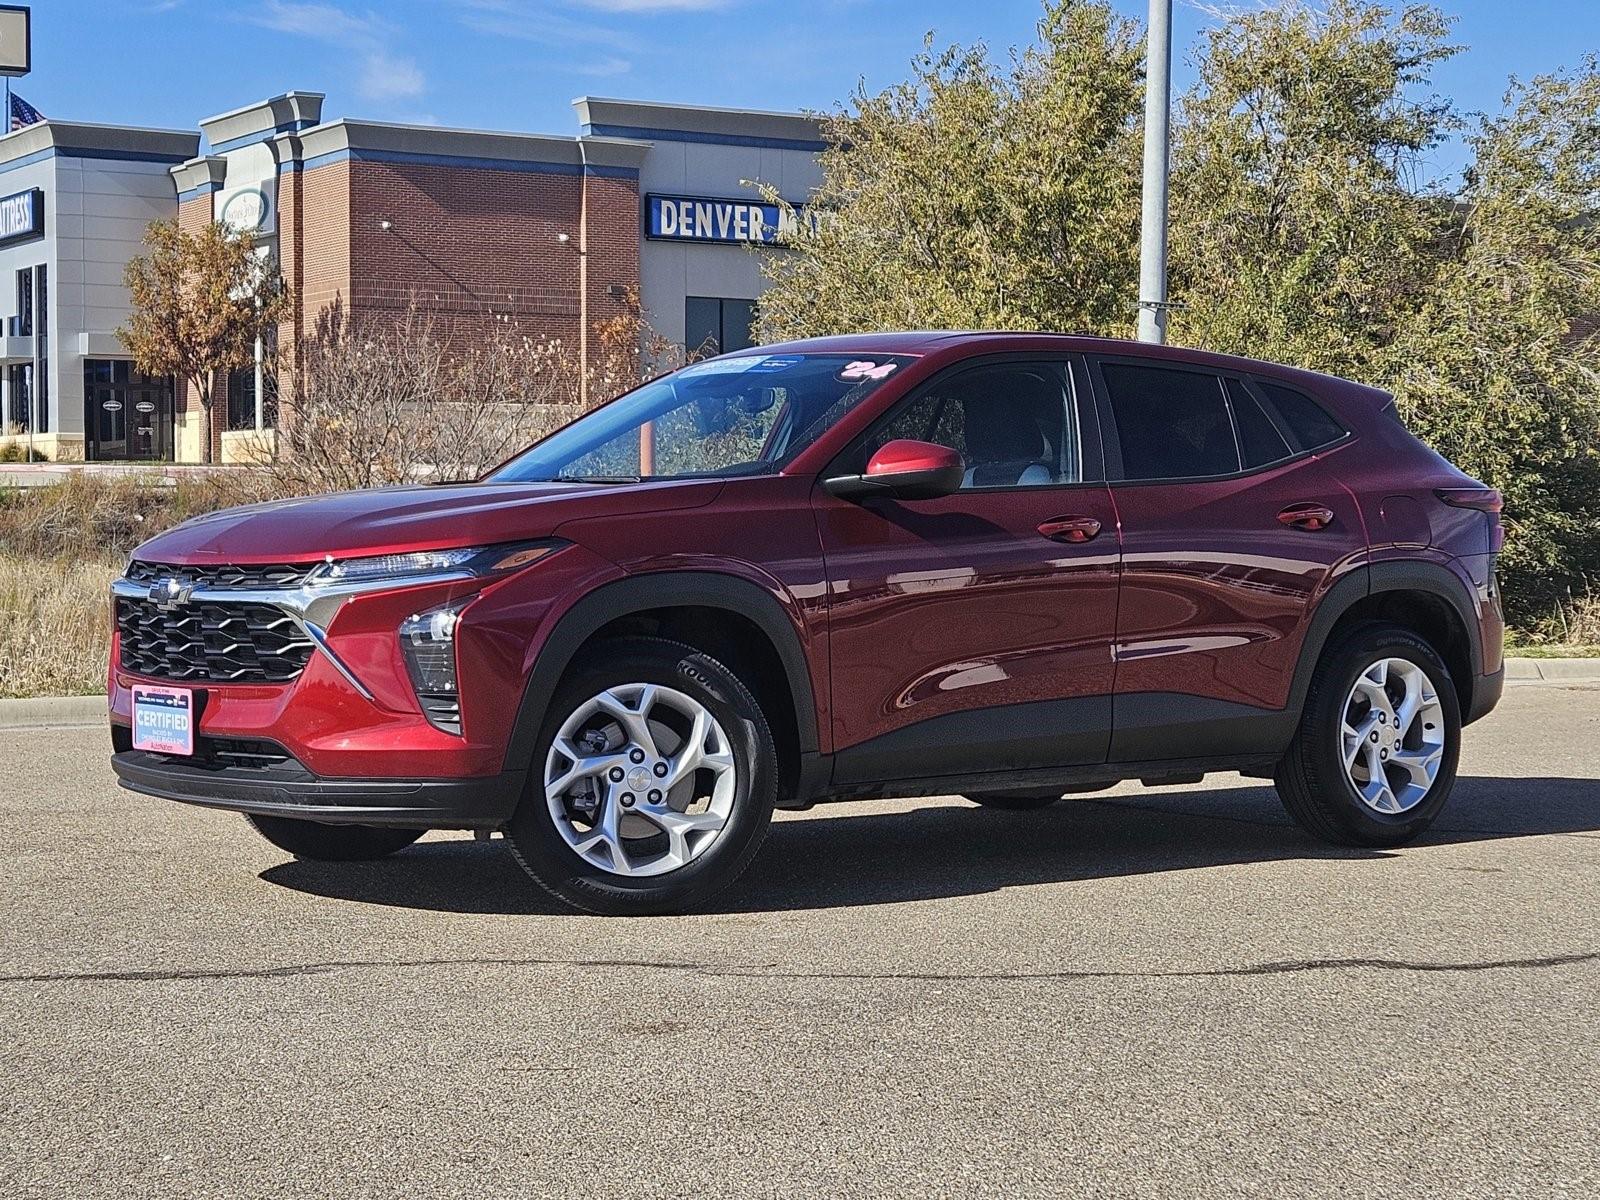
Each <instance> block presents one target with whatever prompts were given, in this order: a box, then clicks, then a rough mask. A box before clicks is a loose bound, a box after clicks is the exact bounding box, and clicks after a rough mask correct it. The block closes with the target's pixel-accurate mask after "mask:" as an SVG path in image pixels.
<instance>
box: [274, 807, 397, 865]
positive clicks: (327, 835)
mask: <svg viewBox="0 0 1600 1200" xmlns="http://www.w3.org/2000/svg"><path fill="white" fill-rule="evenodd" d="M245 820H247V821H249V822H250V824H252V825H254V826H255V829H256V832H257V833H259V834H260V835H261V836H262V837H264V838H266V839H267V841H269V842H271V843H272V844H273V845H274V846H276V847H277V848H278V849H280V850H287V851H288V852H289V853H290V854H292V855H294V856H295V857H296V858H299V859H303V860H305V861H306V862H366V861H368V860H370V859H374V858H387V857H388V856H389V855H391V854H393V853H395V852H396V851H397V850H404V849H405V848H406V847H407V846H409V845H411V843H412V842H414V841H416V840H417V839H418V838H419V837H421V836H422V835H423V834H425V833H427V832H428V831H427V830H426V829H388V828H384V827H382V826H379V825H324V824H322V823H321V822H319V821H299V820H295V819H294V818H292V817H260V816H256V815H254V814H249V815H247V816H246V817H245Z"/></svg>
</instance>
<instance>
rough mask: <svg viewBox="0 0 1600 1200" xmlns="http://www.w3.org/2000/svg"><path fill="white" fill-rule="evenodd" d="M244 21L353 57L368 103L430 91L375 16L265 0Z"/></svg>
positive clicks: (390, 28)
mask: <svg viewBox="0 0 1600 1200" xmlns="http://www.w3.org/2000/svg"><path fill="white" fill-rule="evenodd" d="M245 19H246V20H248V21H251V22H252V23H254V24H256V25H260V26H263V27H264V28H266V29H273V30H276V31H277V32H279V33H287V34H292V35H294V36H296V37H304V38H309V39H311V40H313V41H318V42H322V43H324V44H326V45H329V46H337V47H339V48H341V49H345V50H349V51H351V52H353V53H354V54H355V55H356V58H357V62H358V66H359V72H358V74H357V76H356V90H357V91H358V92H359V93H360V94H361V96H363V97H364V98H366V99H368V100H379V101H391V100H404V99H410V98H412V97H416V96H420V95H421V94H422V93H423V92H424V91H425V90H426V89H427V79H426V77H425V76H424V75H423V72H422V68H421V67H419V66H418V65H417V63H416V60H415V59H412V58H409V57H407V56H405V55H403V54H398V53H396V52H395V50H394V42H395V39H396V36H397V32H396V30H395V28H394V26H393V25H391V24H389V22H387V21H385V20H384V19H383V18H382V17H380V16H379V15H378V14H376V13H373V12H365V13H357V12H352V11H349V10H347V9H343V8H340V7H339V6H337V5H334V4H318V3H300V2H298V0H267V3H266V4H264V5H263V6H262V7H261V8H260V10H258V11H257V12H255V13H252V14H251V15H250V16H248V17H246V18H245Z"/></svg>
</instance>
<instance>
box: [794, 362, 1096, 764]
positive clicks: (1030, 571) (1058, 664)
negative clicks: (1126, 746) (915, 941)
mask: <svg viewBox="0 0 1600 1200" xmlns="http://www.w3.org/2000/svg"><path fill="white" fill-rule="evenodd" d="M1095 422H1096V410H1095V406H1094V402H1093V399H1092V396H1091V395H1090V393H1089V390H1088V387H1087V384H1086V379H1085V377H1084V376H1083V375H1082V373H1081V364H1080V365H1079V367H1078V370H1077V372H1076V373H1074V372H1073V371H1071V370H1069V368H1068V366H1067V364H1066V363H1065V362H1063V361H1060V360H1053V359H1042V358H1031V357H1030V358H1009V357H1008V358H1003V359H998V360H993V359H991V360H985V361H983V362H981V363H977V364H972V365H963V366H959V367H955V368H952V369H951V370H950V371H948V372H945V373H944V374H942V375H940V376H939V377H938V378H936V379H934V380H932V381H931V382H930V383H929V384H927V385H926V386H924V387H923V388H922V389H920V390H919V391H917V392H914V393H912V395H910V396H909V397H907V398H906V399H905V400H903V401H901V402H900V403H899V404H898V405H896V406H895V408H894V409H892V410H891V411H890V412H889V413H887V414H885V416H884V417H883V418H882V419H880V420H879V421H878V422H877V423H876V424H875V425H874V426H873V428H872V429H870V430H869V431H868V432H867V433H866V434H865V435H864V436H863V437H862V438H861V439H859V440H858V441H857V443H855V444H854V445H853V446H852V447H851V448H850V449H848V450H846V451H845V452H844V454H843V455H841V456H840V458H839V459H837V460H836V461H835V463H834V464H833V465H832V466H831V467H830V468H829V470H828V471H827V472H825V473H824V477H826V476H827V475H830V474H850V473H857V472H860V471H861V470H862V469H863V468H864V467H865V465H866V462H867V459H868V458H870V457H871V455H872V453H873V452H874V451H875V450H876V449H877V448H878V447H879V446H882V445H883V444H884V443H885V442H888V441H891V440H894V439H896V438H913V439H917V440H922V441H931V442H937V443H940V444H943V445H947V446H952V447H954V448H955V449H957V450H958V451H960V452H961V454H962V457H963V459H964V461H965V462H966V464H967V476H966V481H965V485H964V486H963V487H962V489H961V490H960V491H959V492H957V493H955V494H954V495H951V496H946V497H943V498H941V499H937V500H925V501H896V500H886V499H871V500H867V501H865V502H850V501H845V500H840V499H838V498H836V497H834V496H832V495H830V494H829V493H828V492H827V491H825V490H824V489H822V488H821V487H820V486H819V487H818V488H817V489H816V491H815V492H814V493H813V495H814V504H815V509H816V515H817V525H818V530H819V534H820V536H821V539H822V547H823V554H824V557H825V561H826V570H827V577H828V589H829V601H828V628H829V640H830V645H831V652H830V661H831V663H832V708H833V735H834V746H835V751H836V754H837V758H836V762H835V780H836V782H838V783H842V784H847V785H848V784H856V783H859V784H871V783H873V782H883V781H889V780H894V779H920V778H933V777H938V776H950V775H959V774H971V773H977V772H986V771H1004V770H1026V769H1030V768H1037V767H1048V766H1060V765H1073V764H1080V763H1099V762H1104V761H1105V757H1106V752H1107V749H1108V746H1109V741H1110V727H1111V687H1112V664H1111V640H1112V635H1113V633H1114V631H1115V625H1116V599H1117V566H1118V550H1117V529H1116V517H1115V513H1114V512H1113V509H1112V506H1111V499H1110V493H1109V491H1108V490H1107V488H1106V485H1105V483H1104V481H1103V477H1102V470H1101V452H1100V439H1099V433H1098V429H1097V426H1096V423H1095Z"/></svg>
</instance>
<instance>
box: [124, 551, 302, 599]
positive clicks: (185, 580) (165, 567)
mask: <svg viewBox="0 0 1600 1200" xmlns="http://www.w3.org/2000/svg"><path fill="white" fill-rule="evenodd" d="M320 565H321V564H320V563H314V562H313V563H244V564H238V563H227V564H223V565H220V566H195V565H194V564H192V563H190V564H184V563H158V562H145V561H143V560H142V559H134V560H133V561H132V562H130V563H129V564H128V569H127V571H126V572H125V573H124V578H126V579H127V580H128V582H129V583H165V582H166V581H167V580H169V579H175V580H177V581H178V583H179V584H180V585H182V586H185V587H204V588H217V589H231V590H234V591H255V590H259V589H265V588H293V587H299V586H300V585H301V584H302V583H304V582H305V581H306V579H307V577H308V576H310V574H311V572H312V571H315V570H316V569H317V567H318V566H320Z"/></svg>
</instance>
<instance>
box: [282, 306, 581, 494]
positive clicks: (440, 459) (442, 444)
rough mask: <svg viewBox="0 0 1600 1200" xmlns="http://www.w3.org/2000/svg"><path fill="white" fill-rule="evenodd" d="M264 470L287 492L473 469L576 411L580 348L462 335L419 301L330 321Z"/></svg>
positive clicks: (311, 348) (497, 335)
mask: <svg viewBox="0 0 1600 1200" xmlns="http://www.w3.org/2000/svg"><path fill="white" fill-rule="evenodd" d="M298 380H299V388H298V392H297V396H296V399H295V401H294V405H293V408H292V411H291V412H289V413H286V414H285V418H284V420H283V421H282V426H283V427H282V428H281V429H280V431H279V433H278V453H277V459H276V461H274V462H273V463H271V464H270V465H268V466H267V467H266V468H265V469H266V471H267V472H268V474H270V475H271V476H272V477H273V478H274V479H275V480H276V481H277V482H278V487H279V490H281V491H284V492H286V493H306V492H327V491H345V490H349V489H353V488H371V487H383V486H387V485H391V484H399V483H413V482H424V481H434V480H464V479H475V478H477V477H478V476H480V475H482V474H483V473H484V472H485V471H487V470H488V469H489V468H491V467H494V466H496V465H498V464H499V463H501V462H503V461H505V460H506V459H507V458H510V457H511V456H512V455H513V454H515V453H517V452H518V451H520V450H522V449H523V448H524V447H525V446H527V445H528V444H529V443H531V442H534V441H537V440H538V439H539V438H541V437H543V436H545V435H546V434H548V433H550V432H551V431H552V430H554V429H556V428H558V427H559V426H561V425H564V424H565V423H566V422H567V421H569V420H571V419H572V418H573V417H575V416H577V415H578V412H579V407H578V375H577V365H576V356H575V355H573V354H570V353H568V352H567V349H566V347H564V346H563V345H562V344H561V343H560V342H559V341H538V340H535V339H532V338H529V337H526V336H524V335H522V334H520V333H517V332H515V331H513V330H511V329H509V328H504V329H496V330H495V332H494V333H492V334H491V335H490V336H488V337H477V338H473V339H471V340H470V341H469V340H466V339H452V338H451V337H450V336H449V335H448V332H447V330H446V329H445V328H444V327H442V326H441V325H440V323H439V321H438V320H437V319H436V318H434V317H433V316H431V315H430V314H428V313H425V312H423V311H421V310H420V309H418V308H417V307H416V305H414V304H413V305H412V306H410V307H409V308H407V310H406V311H405V312H404V313H403V314H401V316H400V317H399V318H398V319H396V318H394V317H392V316H384V317H371V318H358V319H354V320H351V321H348V322H345V321H341V320H339V319H337V318H334V319H332V320H328V321H326V322H324V326H323V328H322V329H321V330H320V331H319V335H318V336H317V337H316V338H315V339H312V340H310V341H308V342H307V343H306V344H305V346H304V347H303V356H302V361H301V365H300V371H299V376H298Z"/></svg>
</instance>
